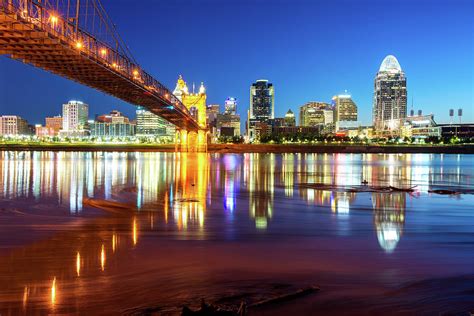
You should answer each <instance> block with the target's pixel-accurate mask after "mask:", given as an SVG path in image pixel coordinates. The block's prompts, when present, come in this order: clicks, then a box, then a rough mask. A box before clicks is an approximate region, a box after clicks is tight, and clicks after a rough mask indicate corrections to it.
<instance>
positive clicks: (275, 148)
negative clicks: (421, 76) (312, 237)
mask: <svg viewBox="0 0 474 316" xmlns="http://www.w3.org/2000/svg"><path fill="white" fill-rule="evenodd" d="M175 150H176V147H175V145H174V144H167V145H146V144H139V145H135V144H124V145H121V144H119V145H116V144H112V145H108V144H101V145H96V144H70V145H69V144H48V145H36V144H31V145H29V144H0V151H94V152H99V151H105V152H111V151H115V152H116V151H119V152H174V151H175ZM207 152H208V153H352V154H361V153H372V154H420V153H423V154H474V144H466V145H359V144H314V145H310V144H302V145H299V144H209V145H208V148H207Z"/></svg>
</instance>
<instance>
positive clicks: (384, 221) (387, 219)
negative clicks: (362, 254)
mask: <svg viewBox="0 0 474 316" xmlns="http://www.w3.org/2000/svg"><path fill="white" fill-rule="evenodd" d="M406 195H407V193H403V192H397V193H390V194H387V193H373V194H372V204H373V208H374V225H375V229H376V231H377V239H378V241H379V244H380V247H382V248H383V249H384V250H385V251H386V252H388V253H391V252H393V251H394V250H395V247H396V246H397V244H398V241H399V240H400V237H401V235H402V233H403V226H404V225H405V208H406Z"/></svg>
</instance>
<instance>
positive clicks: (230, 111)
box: [224, 97, 237, 115]
mask: <svg viewBox="0 0 474 316" xmlns="http://www.w3.org/2000/svg"><path fill="white" fill-rule="evenodd" d="M235 111H237V99H236V98H233V97H228V98H227V99H226V100H225V102H224V114H227V115H235Z"/></svg>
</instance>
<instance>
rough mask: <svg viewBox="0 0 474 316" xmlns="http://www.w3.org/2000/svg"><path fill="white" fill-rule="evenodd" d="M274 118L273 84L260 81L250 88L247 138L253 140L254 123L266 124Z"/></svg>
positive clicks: (263, 80)
mask: <svg viewBox="0 0 474 316" xmlns="http://www.w3.org/2000/svg"><path fill="white" fill-rule="evenodd" d="M274 117H275V91H274V88H273V84H272V83H269V82H268V80H265V79H261V80H257V81H256V82H255V83H252V85H251V86H250V109H249V118H248V129H249V131H248V136H249V137H250V139H253V138H254V137H255V136H256V135H255V133H254V132H255V126H256V123H266V122H267V121H268V120H269V119H273V118H274Z"/></svg>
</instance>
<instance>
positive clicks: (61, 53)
mask: <svg viewBox="0 0 474 316" xmlns="http://www.w3.org/2000/svg"><path fill="white" fill-rule="evenodd" d="M58 23H59V22H58ZM62 23H64V24H63V26H62V27H60V28H59V27H56V28H48V25H45V23H44V22H42V21H41V20H39V19H33V18H30V17H23V16H22V15H21V13H17V12H14V11H13V12H12V11H9V10H8V8H5V7H3V8H2V7H1V6H0V54H5V55H9V56H10V57H11V58H13V59H16V60H19V61H22V62H24V63H27V64H31V65H33V66H35V67H38V68H42V69H44V70H46V71H49V72H51V73H54V74H56V75H59V76H62V77H65V78H68V79H70V80H73V81H76V82H78V83H81V84H84V85H87V86H89V87H91V88H94V89H97V90H99V91H102V92H105V93H107V94H110V95H112V96H115V97H117V98H119V99H122V100H124V101H126V102H128V103H131V104H134V105H140V106H143V107H145V108H147V109H148V110H150V111H151V112H153V113H155V114H157V115H159V116H161V117H163V118H164V119H166V120H167V121H169V122H171V123H173V124H174V125H176V126H177V127H178V128H180V129H185V130H188V131H198V130H200V129H202V127H200V126H199V125H198V123H197V122H196V121H195V120H194V119H193V117H191V115H190V114H189V111H188V110H187V109H186V107H184V105H183V104H182V103H181V102H179V100H177V99H176V97H175V96H174V95H172V94H171V92H169V90H167V89H166V88H164V87H163V86H161V84H159V83H158V85H157V84H156V81H154V79H153V81H152V83H150V80H149V79H150V76H149V75H147V74H146V73H144V72H143V71H141V70H139V71H138V70H134V69H130V64H127V65H124V63H115V62H112V60H111V58H106V56H100V54H97V52H98V51H97V50H96V52H95V53H94V52H91V51H90V50H89V47H90V46H88V45H84V46H82V44H78V43H79V42H78V41H75V40H72V39H71V37H70V35H69V36H68V35H67V34H66V33H67V32H66V31H64V30H67V28H68V27H69V28H71V27H73V26H72V25H71V24H69V23H68V22H62ZM58 29H60V30H63V31H57V30H58ZM65 34H66V35H65ZM87 36H90V35H88V34H85V35H84V34H81V39H87ZM90 37H92V36H90ZM84 43H85V44H86V43H87V42H86V41H85V42H84ZM102 53H104V55H105V54H110V53H111V49H110V48H108V47H107V50H105V49H103V50H102ZM132 67H133V65H132ZM146 76H148V77H146Z"/></svg>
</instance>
